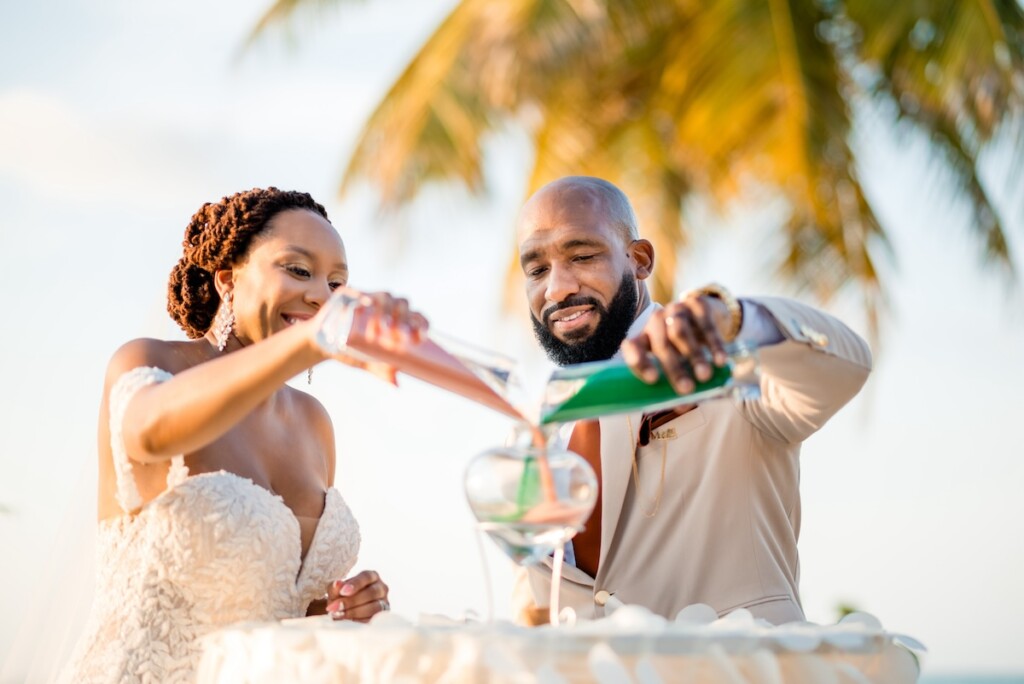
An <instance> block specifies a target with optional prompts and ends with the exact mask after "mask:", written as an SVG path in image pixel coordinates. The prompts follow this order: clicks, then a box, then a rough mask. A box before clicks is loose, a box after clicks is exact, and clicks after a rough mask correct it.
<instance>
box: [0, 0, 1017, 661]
mask: <svg viewBox="0 0 1024 684" xmlns="http://www.w3.org/2000/svg"><path fill="white" fill-rule="evenodd" d="M340 4H341V5H343V6H344V7H343V8H342V9H341V10H339V11H336V12H330V13H328V14H326V15H324V16H319V17H306V18H305V19H303V20H302V21H300V22H299V24H298V31H299V35H301V36H302V39H301V41H295V43H294V44H292V45H288V44H286V42H285V41H283V40H280V39H278V38H270V39H268V40H266V41H264V42H262V43H260V44H258V45H257V46H256V47H255V48H253V49H252V50H250V51H249V52H246V53H245V54H243V55H242V56H241V57H239V49H240V46H241V45H242V42H243V40H244V37H245V35H246V33H247V31H248V29H249V27H251V26H252V25H253V23H254V21H255V19H256V18H257V17H258V15H259V13H260V10H261V7H260V6H259V3H245V2H241V1H240V0H231V1H226V2H221V3H200V2H197V1H196V0H184V1H182V2H178V3H136V2H130V1H128V0H109V1H108V2H103V3H90V2H85V1H84V0H81V1H76V0H58V2H56V3H3V4H2V5H0V206H2V207H3V211H2V213H0V255H2V259H3V263H4V268H2V269H0V293H2V294H3V296H4V300H5V301H7V302H8V303H9V305H10V306H11V311H9V312H8V314H7V317H6V318H7V321H8V322H7V324H6V325H5V326H4V328H3V330H4V334H3V336H2V338H0V345H2V348H0V378H2V379H3V383H4V389H5V391H4V392H2V393H0V421H2V422H0V504H2V505H3V506H5V507H6V508H7V509H8V512H7V513H5V514H2V515H0V548H3V549H5V552H4V554H3V555H4V560H3V561H2V562H0V654H2V653H3V652H4V651H5V650H7V647H8V646H9V645H10V644H11V643H12V642H13V639H14V638H15V634H16V633H17V631H18V629H19V624H20V621H21V618H20V616H23V615H25V614H26V613H28V612H31V609H32V607H33V606H37V605H40V604H39V603H37V602H36V598H35V595H34V594H33V593H32V591H30V589H31V587H33V585H34V584H36V582H35V580H36V578H37V577H38V576H39V574H38V569H39V567H41V566H46V565H47V564H52V563H54V561H53V560H52V559H54V558H59V557H60V551H61V549H60V548H57V547H58V546H59V545H58V544H57V543H56V542H55V534H56V531H57V530H58V529H59V528H60V527H61V525H62V524H63V521H64V520H65V519H66V518H67V517H68V516H69V515H73V514H74V513H73V512H72V513H69V511H74V505H75V502H77V501H79V500H80V499H81V498H82V496H83V495H82V492H88V491H90V490H91V484H90V481H89V478H90V477H94V475H93V468H94V467H95V460H96V455H95V428H96V415H97V410H98V402H99V399H100V393H101V388H102V380H103V375H104V369H105V366H106V363H107V360H108V359H109V358H110V356H111V354H112V353H113V352H114V350H116V349H117V347H119V346H120V345H121V344H123V343H124V342H125V341H127V340H129V339H132V338H135V337H144V336H151V337H160V338H168V339H171V338H174V339H180V338H182V337H183V335H182V333H181V332H180V330H178V329H177V328H176V326H175V325H174V324H173V322H172V321H171V320H170V319H169V317H168V316H167V315H166V312H165V302H164V293H165V287H166V279H167V275H168V273H169V271H170V269H171V267H172V265H173V264H174V262H175V261H176V260H177V258H178V255H179V249H180V241H181V237H182V234H183V232H184V228H185V226H186V225H187V222H188V219H189V217H190V216H191V215H192V213H193V212H194V211H195V210H196V209H198V208H199V207H200V206H201V205H202V203H203V202H206V201H211V200H216V199H218V198H220V197H222V196H224V195H227V194H231V193H233V192H235V191H238V190H242V189H248V188H251V187H257V186H267V185H276V186H278V187H282V188H294V189H302V190H306V191H308V192H310V193H312V194H313V195H314V197H316V198H317V199H319V200H320V201H321V202H323V203H324V204H325V205H326V206H327V208H328V211H329V213H330V215H331V218H332V221H333V223H334V224H335V226H336V227H337V228H338V230H339V231H340V233H341V235H342V237H343V239H344V240H345V242H346V246H347V249H348V255H349V259H350V264H351V269H352V276H351V282H352V284H353V285H356V286H358V287H361V288H364V289H387V290H390V291H393V292H395V293H397V294H400V295H404V296H408V297H409V298H410V299H411V300H412V302H413V304H414V306H415V307H417V308H418V309H420V310H421V311H423V312H424V313H425V314H427V315H428V317H429V318H430V319H431V322H432V325H433V327H434V328H435V329H437V330H440V331H444V332H445V333H448V334H451V335H453V336H455V337H458V338H462V339H464V340H466V341H470V342H473V343H476V344H478V345H482V346H485V347H489V348H492V349H495V350H498V351H501V352H503V353H505V354H508V355H510V356H513V357H516V358H519V359H523V360H524V362H525V363H526V364H527V365H534V366H536V365H538V364H540V363H542V358H541V355H540V353H539V352H538V350H537V348H536V345H535V343H534V342H533V340H532V337H531V334H530V331H529V327H528V325H527V318H526V309H525V305H522V304H521V303H520V305H518V306H514V307H513V308H512V309H511V310H506V309H503V308H502V304H501V301H502V287H503V274H504V272H505V267H506V264H507V263H508V261H509V259H510V256H511V253H512V250H513V249H514V242H513V239H514V238H513V225H514V220H515V214H516V211H517V210H518V207H519V205H520V203H521V202H522V199H523V193H524V190H525V176H526V171H527V170H528V168H529V164H530V161H531V153H530V150H529V145H528V144H525V143H526V139H525V138H524V137H523V136H522V135H521V134H517V133H516V132H514V131H512V132H508V133H505V134H502V135H500V136H496V137H495V138H494V139H493V140H491V141H490V142H489V144H488V152H489V154H488V158H487V179H488V182H487V188H486V191H485V193H484V194H483V196H481V197H470V196H468V195H467V194H466V192H465V191H463V190H461V189H459V188H451V187H442V188H428V189H426V190H425V192H424V193H423V196H422V197H421V198H420V199H419V200H417V201H416V202H415V203H414V204H413V205H412V206H411V207H409V208H408V209H407V210H405V211H404V212H402V213H400V214H397V215H389V216H385V215H381V214H380V213H379V211H378V210H377V206H376V203H375V197H374V193H373V191H372V189H371V188H367V187H363V186H357V187H356V188H355V190H354V191H353V192H352V193H351V194H350V195H348V196H346V197H345V198H344V199H342V198H339V197H338V195H337V192H336V190H337V185H338V182H339V180H340V175H341V171H342V169H343V167H344V162H345V160H346V158H347V155H348V153H349V152H350V150H351V149H352V145H353V142H354V140H355V136H356V134H357V132H358V130H359V126H360V125H361V123H362V122H363V121H364V120H365V118H366V117H367V116H368V115H369V113H370V112H371V111H372V109H373V107H374V106H375V104H376V102H377V101H378V100H379V98H380V97H381V96H382V95H383V94H384V92H385V91H386V89H387V87H388V85H389V84H390V82H391V81H392V79H393V78H394V77H395V76H396V75H397V74H398V73H399V71H400V69H401V68H402V66H403V65H404V64H405V63H406V61H407V60H408V59H409V58H410V57H411V56H412V55H413V54H414V53H415V51H416V49H417V47H418V46H419V45H420V44H421V43H422V41H423V40H424V39H425V38H426V37H427V36H428V35H429V34H430V32H431V30H432V29H433V28H434V27H435V26H436V25H437V23H438V22H439V21H440V20H441V18H443V16H444V15H445V13H446V12H447V11H448V10H449V9H450V8H451V7H452V6H453V0H429V1H428V0H421V1H416V2H412V1H406V0H374V2H367V3H351V4H349V3H340ZM857 151H858V154H859V160H860V173H861V177H862V178H863V179H864V182H865V186H866V191H867V193H868V195H869V198H870V199H871V200H872V202H873V203H874V205H875V207H876V209H877V211H878V213H879V214H880V216H881V218H882V220H883V223H884V224H885V226H886V227H887V228H888V230H889V233H890V237H891V239H892V242H893V246H894V252H895V254H896V259H895V261H894V262H893V263H890V264H887V265H885V271H884V274H885V276H886V279H887V282H888V285H889V291H890V292H891V295H892V307H891V308H892V312H891V314H890V315H889V317H888V318H886V319H885V321H884V331H883V335H882V338H881V340H880V345H879V347H878V348H876V350H875V354H876V364H875V370H874V372H873V374H872V376H871V378H870V380H869V381H868V384H867V385H866V387H865V389H864V390H863V391H862V392H861V394H860V395H859V396H858V397H857V398H856V399H855V400H854V401H853V402H852V403H851V404H850V405H849V406H847V407H846V408H845V409H844V410H843V411H842V412H841V413H840V414H839V415H838V416H836V417H835V418H834V419H833V420H832V421H831V422H830V423H829V424H828V425H827V426H826V427H825V428H824V429H823V430H822V431H821V432H820V433H818V434H816V435H815V436H813V437H812V438H811V439H810V440H808V442H807V443H806V445H805V447H804V453H803V457H802V459H803V461H802V479H801V491H802V496H803V507H804V514H803V520H804V522H803V528H802V531H801V539H800V551H801V566H802V576H801V592H802V596H803V601H804V605H805V609H806V612H807V615H808V618H809V619H810V620H813V621H816V622H832V621H834V620H835V618H836V614H835V607H836V605H837V604H839V603H841V602H848V603H852V604H854V605H856V606H858V607H860V608H862V609H864V610H867V611H869V612H872V613H874V614H875V615H877V616H878V617H879V619H880V620H881V621H882V623H883V624H884V625H885V626H886V627H887V628H889V629H891V630H893V631H896V632H902V633H906V634H910V635H912V636H914V637H915V638H917V639H918V640H920V641H922V642H924V643H925V644H926V645H927V646H928V647H929V649H930V654H929V655H928V657H927V659H926V661H925V667H926V672H928V673H944V672H963V671H972V672H1018V673H1024V653H1022V652H1021V650H1020V648H1019V642H1020V637H1019V635H1020V634H1021V633H1024V582H1021V581H1020V578H1021V577H1024V497H1022V496H1021V495H1020V492H1021V491H1022V489H1024V459H1022V458H1021V457H1022V456H1024V437H1022V436H1021V431H1020V429H1019V426H1017V425H1016V420H1019V419H1020V417H1019V416H1020V413H1021V408H1022V405H1024V402H1022V400H1021V398H1020V389H1019V388H1020V387H1022V386H1024V359H1022V350H1024V308H1022V306H1021V304H1022V302H1024V298H1022V297H1021V295H1020V293H1019V291H1018V292H1016V293H1015V292H1013V291H1012V290H1011V288H1010V287H1008V285H1007V283H1006V282H1005V281H1004V280H1002V279H1000V278H999V277H998V274H996V273H994V272H993V269H992V268H991V267H986V266H984V265H983V262H982V261H981V259H980V257H979V256H978V254H979V250H978V249H977V247H976V245H975V244H974V243H973V242H972V241H971V240H970V239H968V236H969V225H968V220H969V217H968V214H967V212H966V211H965V209H964V207H962V206H959V205H957V204H956V203H955V202H952V201H951V200H950V194H951V193H950V190H949V187H948V186H946V185H944V182H943V179H942V178H941V175H939V174H936V172H935V171H934V170H933V169H930V167H929V161H930V160H929V157H928V155H927V153H926V150H925V149H924V147H923V144H922V143H921V142H920V141H919V140H918V141H915V140H911V141H910V142H909V143H903V144H901V143H899V142H898V141H897V140H896V139H895V137H894V136H893V134H892V131H891V130H890V129H888V128H887V126H886V124H885V122H884V120H883V119H882V118H881V117H878V116H874V115H870V114H869V115H867V116H865V117H864V118H863V119H862V120H861V121H860V122H859V125H858V129H857ZM1003 159H1005V154H1002V155H1001V152H1000V150H996V151H995V152H994V153H993V154H992V155H991V160H990V161H989V163H988V164H987V165H986V167H985V171H986V174H985V180H986V182H988V183H989V185H990V187H991V188H992V189H993V191H994V192H995V193H996V195H997V196H998V197H1000V198H1001V199H1002V206H1003V208H1004V217H1005V218H1006V219H1007V224H1008V225H1009V227H1010V231H1011V238H1012V240H1013V241H1014V244H1015V245H1016V246H1017V248H1018V250H1021V249H1024V205H1022V203H1021V201H1020V197H1015V196H1014V195H1013V192H1012V189H1011V188H1008V185H1007V183H1006V172H1005V168H1004V165H1002V164H1001V163H1000V162H1001V160H1003ZM1017 194H1018V195H1020V194H1021V193H1017ZM771 218H772V212H771V211H770V210H769V209H768V208H765V207H759V206H754V205H749V206H747V207H746V208H744V209H740V210H737V211H736V212H735V213H733V214H731V215H730V216H728V217H724V218H713V217H710V216H706V215H705V216H703V217H700V216H698V218H697V219H695V221H694V224H693V231H694V236H695V237H694V242H693V247H692V249H691V251H690V252H688V253H687V254H685V255H683V257H682V259H681V264H680V278H679V280H680V288H679V289H680V290H683V289H686V288H689V287H692V286H697V285H700V284H703V283H704V282H707V281H710V280H716V281H720V282H723V283H725V284H727V285H728V286H729V287H730V288H731V289H733V290H734V291H735V292H737V293H740V294H788V293H789V292H790V290H788V289H787V288H786V286H785V284H784V283H780V282H777V281H775V280H773V279H772V278H771V277H770V276H769V275H768V274H767V270H766V268H765V263H764V254H765V253H766V252H770V246H771V241H770V239H768V238H767V237H766V235H767V234H768V232H769V230H770V225H771ZM1018 263H1019V264H1020V263H1021V260H1020V259H1018ZM1022 265H1024V264H1022ZM828 308H829V310H830V311H832V312H833V313H835V314H836V315H838V316H840V317H841V318H843V319H844V320H846V321H847V322H848V323H849V324H850V325H851V327H853V328H854V329H855V330H858V331H860V332H862V333H864V332H866V328H865V325H864V320H863V316H862V315H861V312H860V311H859V309H858V307H857V302H856V300H855V299H853V298H850V297H841V298H840V299H839V300H837V301H836V302H833V303H832V304H831V305H829V307H828ZM295 386H297V387H300V388H302V389H306V390H308V391H310V392H312V393H313V394H314V395H316V396H317V397H318V398H319V399H320V400H321V401H322V402H323V403H324V404H325V406H326V407H327V409H328V411H329V412H330V413H331V414H332V416H333V419H334V422H335V429H336V434H337V441H338V481H337V485H338V487H339V489H340V490H341V491H342V494H343V495H344V496H345V497H346V500H347V501H348V502H349V504H350V506H351V507H352V509H353V511H354V512H355V514H356V516H357V517H358V518H359V520H360V523H361V526H362V532H363V547H362V551H361V554H360V562H359V566H358V567H359V568H360V569H362V568H373V569H376V570H378V571H379V572H380V573H381V575H382V576H383V577H384V578H385V580H386V581H387V582H388V584H389V585H390V586H391V599H392V603H393V605H394V608H395V610H396V611H398V612H399V613H401V614H403V615H406V616H408V617H410V618H416V617H417V616H418V615H420V614H422V613H442V614H446V615H453V616H458V615H462V614H464V613H465V612H466V611H473V612H475V613H476V614H478V615H486V614H487V612H488V605H487V601H486V598H485V597H486V593H485V582H484V577H485V573H484V571H483V569H482V567H481V555H480V547H479V546H478V540H477V538H476V535H475V532H474V528H473V520H472V516H471V514H470V512H469V509H468V507H467V506H466V504H465V500H464V497H463V493H462V473H463V470H464V468H465V466H466V464H467V463H468V462H469V460H470V459H471V458H472V457H473V456H474V455H475V454H477V453H480V452H481V451H484V450H485V449H487V448H489V447H491V446H495V445H498V444H500V443H501V442H503V440H504V438H505V434H506V433H507V431H508V430H509V429H510V428H511V427H512V426H511V424H510V423H509V421H508V420H507V419H505V418H503V417H501V416H498V415H497V414H493V413H491V412H489V411H488V410H486V409H483V408H481V407H478V406H475V405H472V404H470V403H468V402H466V401H464V400H462V399H460V398H457V397H453V396H448V395H446V394H444V393H441V392H439V391H437V390H434V389H432V388H428V387H425V386H423V385H420V384H417V383H416V382H414V381H408V382H405V383H403V386H402V387H401V388H399V389H395V388H392V387H389V386H387V385H385V384H383V383H380V382H379V381H377V380H375V379H373V378H371V377H369V376H364V375H361V374H359V373H358V372H357V371H354V370H351V369H347V368H343V367H340V366H332V365H329V364H324V365H321V366H320V367H318V368H317V369H316V372H315V374H314V380H313V384H312V385H311V386H309V387H306V386H305V384H304V380H303V381H300V380H296V381H295ZM396 416H398V418H396ZM484 549H485V554H484V558H485V559H486V564H487V566H488V567H489V575H490V577H491V578H492V581H493V584H494V590H495V600H494V602H493V604H494V611H495V614H496V615H497V616H499V617H507V616H508V614H509V608H508V601H507V598H506V597H507V588H508V582H509V580H510V577H511V571H510V567H509V564H508V563H507V562H505V561H504V559H503V558H502V557H501V556H500V554H499V552H497V550H496V549H494V548H492V547H490V546H486V545H485V546H484Z"/></svg>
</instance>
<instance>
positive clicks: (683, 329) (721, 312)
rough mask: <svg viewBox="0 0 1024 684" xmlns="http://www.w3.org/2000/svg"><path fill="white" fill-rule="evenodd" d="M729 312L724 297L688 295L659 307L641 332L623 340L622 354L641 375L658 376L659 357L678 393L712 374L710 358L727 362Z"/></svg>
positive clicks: (651, 378) (652, 378) (644, 377)
mask: <svg viewBox="0 0 1024 684" xmlns="http://www.w3.org/2000/svg"><path fill="white" fill-rule="evenodd" d="M728 321H729V311H728V309H727V308H726V306H725V304H723V303H722V301H721V300H719V299H716V298H714V297H709V296H688V297H686V298H685V299H682V300H680V301H675V302H672V303H671V304H669V305H667V306H665V307H663V308H661V309H659V310H658V311H655V312H654V313H653V314H652V315H651V318H650V320H648V321H647V325H645V326H644V329H643V332H641V333H640V334H639V335H637V336H636V337H632V338H630V339H627V340H626V341H625V342H623V343H622V357H623V359H624V360H625V361H626V364H627V365H628V366H629V367H630V369H631V370H632V371H633V373H634V374H635V375H636V376H637V377H638V378H640V379H641V380H643V381H645V382H648V383H654V382H656V381H657V380H658V376H659V374H658V368H657V366H656V364H655V363H654V361H655V359H656V360H657V362H658V364H660V365H661V368H662V369H663V370H664V372H665V375H666V376H667V377H668V380H669V382H670V383H672V387H674V388H675V390H676V392H678V393H679V394H689V393H690V392H693V391H694V389H695V388H696V385H695V383H694V380H698V381H701V382H703V381H706V380H708V379H710V378H711V366H710V364H709V360H710V361H711V362H713V363H714V364H715V365H716V366H723V365H725V363H726V360H727V357H726V354H725V343H724V342H723V339H722V329H723V327H726V326H727V325H728Z"/></svg>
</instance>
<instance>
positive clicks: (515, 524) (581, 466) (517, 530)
mask: <svg viewBox="0 0 1024 684" xmlns="http://www.w3.org/2000/svg"><path fill="white" fill-rule="evenodd" d="M525 432H536V431H533V430H532V429H527V430H522V431H521V433H520V434H522V433H525ZM553 433H554V429H553V428H549V429H548V430H546V431H545V433H539V432H537V435H538V437H537V438H536V439H535V440H534V442H533V443H527V444H523V443H521V440H519V441H520V443H518V444H514V445H512V446H507V447H499V448H495V449H489V450H487V451H485V452H483V453H482V454H479V455H478V456H476V457H475V458H474V459H473V460H472V461H471V462H470V463H469V466H468V467H467V468H466V475H465V489H466V499H467V501H468V502H469V507H470V508H471V509H472V511H473V515H474V516H475V517H476V519H477V521H478V526H479V528H480V530H481V531H483V532H485V533H486V534H487V536H489V537H490V538H491V539H492V540H494V542H495V543H496V544H497V545H498V546H499V547H500V548H501V550H502V551H504V552H505V553H506V554H507V555H508V556H509V557H510V558H511V559H512V560H513V561H514V562H516V563H518V564H520V565H529V564H532V563H539V562H541V561H542V560H543V559H544V558H546V557H548V556H552V557H553V567H552V585H551V586H552V593H551V603H550V614H551V622H552V623H557V619H558V618H557V616H558V585H559V583H560V580H561V562H562V554H563V550H564V547H565V544H566V542H568V541H569V540H571V539H572V538H573V537H574V536H575V535H576V533H577V532H579V531H580V530H582V529H583V525H584V523H585V522H586V521H587V519H588V518H589V517H590V514H591V512H592V511H593V510H594V503H595V501H597V487H598V484H597V477H596V476H595V475H594V471H593V469H592V468H591V467H590V465H589V464H588V463H587V462H586V461H585V460H584V459H583V458H582V457H581V456H579V455H578V454H576V453H573V452H571V451H568V450H565V449H563V448H558V447H556V446H554V445H553V444H552V445H550V446H549V444H548V442H549V441H550V442H554V441H555V440H554V439H551V440H549V439H547V437H551V436H552V435H553ZM542 435H543V437H541V436H542ZM538 443H539V444H538Z"/></svg>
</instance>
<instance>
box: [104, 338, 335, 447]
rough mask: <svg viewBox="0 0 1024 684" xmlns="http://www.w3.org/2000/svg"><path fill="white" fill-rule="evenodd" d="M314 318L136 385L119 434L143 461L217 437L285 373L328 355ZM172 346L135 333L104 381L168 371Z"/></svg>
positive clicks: (172, 362)
mask: <svg viewBox="0 0 1024 684" xmlns="http://www.w3.org/2000/svg"><path fill="white" fill-rule="evenodd" d="M315 321H316V319H313V320H310V321H306V322H302V323H296V324H295V325H292V326H290V327H289V328H286V329H285V330H282V331H281V332H279V333H276V334H274V335H271V336H270V337H269V338H267V339H266V340H263V341H261V342H258V343H256V344H252V345H250V346H248V347H245V348H244V349H240V350H238V351H236V352H232V353H230V354H225V355H224V356H222V357H220V358H217V359H214V360H212V361H208V362H206V363H201V364H199V365H197V366H194V367H191V368H187V369H185V370H182V371H181V372H179V373H175V375H174V377H173V378H171V379H169V380H167V381H166V382H162V383H157V384H153V385H148V386H146V387H143V388H141V389H140V390H139V391H138V392H137V393H136V394H135V396H134V397H133V398H132V399H131V401H130V402H129V403H128V406H127V407H126V411H125V416H124V424H123V426H122V437H123V439H124V445H125V448H126V450H127V453H128V455H129V457H131V458H132V459H134V460H136V461H140V462H142V463H152V462H157V461H162V460H167V459H169V458H171V457H172V456H175V455H178V454H184V453H190V452H193V451H196V450H197V449H200V448H202V447H204V446H206V445H207V444H210V443H211V442H213V441H214V440H216V439H218V438H219V437H221V436H222V435H224V433H226V432H227V431H228V430H230V429H231V428H232V427H234V426H235V425H236V424H237V423H238V422H239V421H240V420H242V418H244V417H245V416H246V415H247V414H248V413H249V412H250V411H252V410H253V409H254V408H256V407H257V406H258V405H259V404H260V403H262V402H264V401H266V400H267V399H268V398H269V397H270V396H271V395H272V394H273V393H274V392H275V391H276V390H277V389H278V388H280V387H281V386H282V385H283V384H284V383H285V382H286V381H287V380H288V379H289V378H292V377H294V376H295V375H297V374H298V373H300V372H301V371H302V370H304V369H306V368H309V367H310V366H313V365H315V364H316V363H318V362H320V361H322V360H324V359H325V358H327V356H326V355H325V353H324V352H323V351H322V350H321V349H320V348H319V346H318V345H317V344H316V342H315V340H314V330H315V328H314V327H313V326H314V325H315ZM175 355H176V354H175V349H174V346H173V345H172V344H170V343H167V342H161V341H158V340H134V341H132V342H129V343H128V344H126V345H125V346H123V347H122V348H121V349H119V350H118V351H117V353H116V354H115V355H114V358H113V359H112V360H111V363H110V367H109V372H108V385H109V384H111V382H112V381H114V380H116V378H117V377H119V376H120V375H121V374H122V373H124V372H126V371H128V370H131V369H132V368H137V367H139V366H157V367H160V368H164V369H165V370H168V371H171V372H172V373H174V372H175V370H176V368H178V367H180V365H181V363H180V361H177V362H176V359H175Z"/></svg>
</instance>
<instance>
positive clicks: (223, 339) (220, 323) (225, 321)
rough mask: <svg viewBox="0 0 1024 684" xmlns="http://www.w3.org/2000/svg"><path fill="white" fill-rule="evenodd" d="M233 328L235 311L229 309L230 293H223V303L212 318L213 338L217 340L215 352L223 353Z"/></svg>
mask: <svg viewBox="0 0 1024 684" xmlns="http://www.w3.org/2000/svg"><path fill="white" fill-rule="evenodd" d="M234 328H235V311H234V309H232V308H231V293H230V292H226V293H224V301H223V302H221V305H220V307H219V308H218V309H217V315H216V316H214V318H213V338H214V339H215V340H217V350H218V351H224V347H225V346H227V343H228V337H230V336H231V331H232V330H234Z"/></svg>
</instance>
